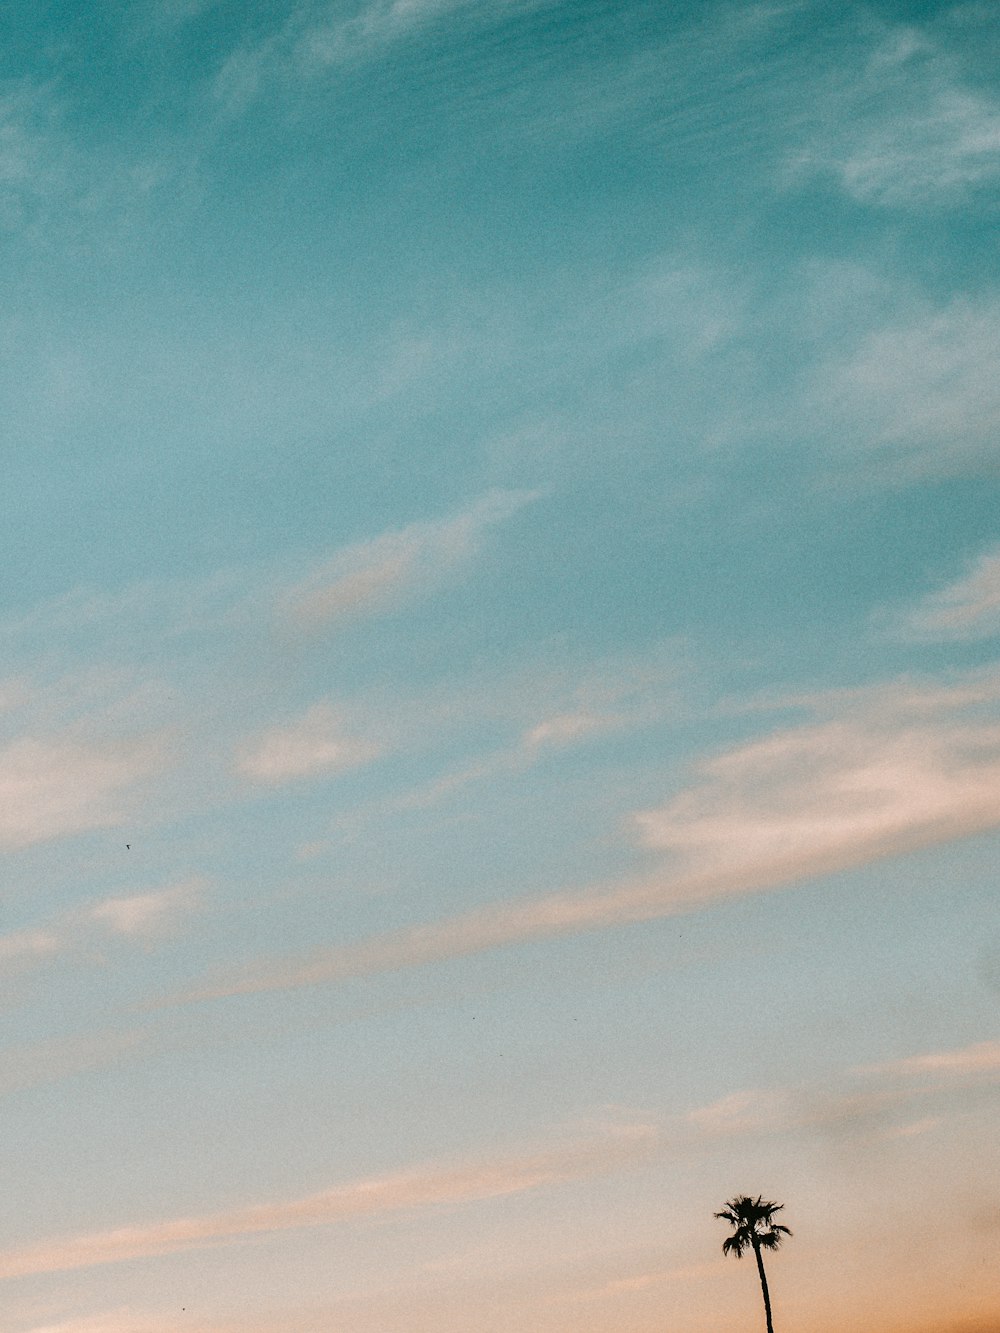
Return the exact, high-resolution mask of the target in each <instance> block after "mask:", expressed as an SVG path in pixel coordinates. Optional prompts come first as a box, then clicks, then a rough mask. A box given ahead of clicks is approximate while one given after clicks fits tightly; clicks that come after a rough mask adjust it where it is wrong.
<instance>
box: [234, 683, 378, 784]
mask: <svg viewBox="0 0 1000 1333" xmlns="http://www.w3.org/2000/svg"><path fill="white" fill-rule="evenodd" d="M382 748H383V747H382V746H381V745H380V744H379V743H378V742H376V741H371V740H365V739H362V738H361V737H358V736H353V735H351V734H350V733H349V732H348V731H347V730H346V729H345V726H344V719H343V718H342V716H341V715H340V713H338V712H337V710H336V709H335V708H334V707H333V706H332V705H330V704H328V703H319V704H314V705H313V707H312V708H310V709H308V710H307V711H306V712H305V713H304V714H303V716H302V717H300V718H299V719H298V720H297V721H295V722H291V723H289V724H288V725H287V726H279V727H270V728H268V729H267V730H266V731H264V732H263V733H262V734H261V735H260V736H258V737H256V738H255V739H254V740H252V741H250V742H247V743H245V744H244V746H243V747H242V749H241V751H240V753H239V755H238V756H237V760H236V771H237V772H238V773H239V774H240V775H241V776H242V777H245V778H248V779H249V780H250V781H251V782H259V783H263V784H265V785H268V786H278V785H280V784H282V783H285V782H291V781H294V780H295V779H297V778H306V777H313V776H316V775H319V774H331V773H338V772H343V771H344V770H346V769H350V768H357V767H358V766H359V765H361V764H367V763H370V762H371V760H373V759H375V758H377V757H378V755H379V754H381V753H382Z"/></svg>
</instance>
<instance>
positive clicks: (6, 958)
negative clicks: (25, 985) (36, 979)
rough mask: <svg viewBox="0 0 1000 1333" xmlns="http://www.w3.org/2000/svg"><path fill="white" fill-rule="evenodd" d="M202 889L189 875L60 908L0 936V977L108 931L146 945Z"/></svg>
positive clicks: (186, 911) (186, 910)
mask: <svg viewBox="0 0 1000 1333" xmlns="http://www.w3.org/2000/svg"><path fill="white" fill-rule="evenodd" d="M204 889H205V881H204V880H202V879H200V878H197V877H195V878H192V879H188V880H184V881H182V882H180V883H178V884H171V885H168V886H166V887H165V888H162V889H155V890H152V891H150V892H148V893H135V894H126V895H123V896H115V897H108V898H102V899H100V900H99V901H97V902H94V903H90V904H87V905H85V906H83V907H73V908H70V909H69V910H67V911H65V912H61V913H59V914H58V915H57V916H55V917H53V918H52V919H51V920H49V921H47V922H45V923H44V924H43V925H36V926H29V927H25V928H24V929H21V930H14V931H10V932H8V933H7V934H6V935H0V976H4V975H10V974H16V973H18V972H23V971H24V970H26V969H29V968H32V967H38V966H40V965H42V964H44V963H46V962H51V961H52V960H54V959H56V958H60V957H66V956H67V955H70V954H73V953H81V952H89V951H91V946H93V945H94V944H95V942H103V941H104V940H106V939H107V938H108V937H109V936H110V937H111V938H117V939H120V940H127V941H130V942H132V943H138V942H141V943H144V944H148V943H150V942H151V941H153V940H156V939H159V938H162V937H163V936H166V935H170V934H171V933H173V932H174V931H175V930H176V929H177V927H178V925H179V923H180V922H181V921H182V920H183V919H184V918H185V917H187V916H189V915H190V914H191V913H192V912H195V911H197V910H198V908H199V907H200V904H201V898H202V894H203V892H204Z"/></svg>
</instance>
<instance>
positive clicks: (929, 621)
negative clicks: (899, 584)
mask: <svg viewBox="0 0 1000 1333" xmlns="http://www.w3.org/2000/svg"><path fill="white" fill-rule="evenodd" d="M895 624H896V626H897V627H898V628H899V629H900V630H901V631H902V632H903V633H904V634H906V635H907V636H910V637H914V638H917V639H930V640H951V639H985V638H990V637H991V636H993V635H996V634H1000V546H995V547H991V548H990V550H988V551H984V552H983V553H982V554H981V555H980V556H979V557H978V558H977V559H976V560H975V561H974V562H973V563H972V564H971V566H970V567H969V569H968V571H967V572H966V573H965V574H963V575H962V576H961V577H960V578H958V579H956V580H955V582H954V583H949V584H947V585H946V586H945V587H943V588H939V589H938V590H937V591H936V592H933V593H930V594H929V595H928V596H927V597H925V598H924V599H923V600H922V601H921V602H919V603H918V604H917V605H916V606H915V607H913V608H911V609H910V610H909V611H907V612H904V613H903V614H902V615H900V616H898V617H896V618H895Z"/></svg>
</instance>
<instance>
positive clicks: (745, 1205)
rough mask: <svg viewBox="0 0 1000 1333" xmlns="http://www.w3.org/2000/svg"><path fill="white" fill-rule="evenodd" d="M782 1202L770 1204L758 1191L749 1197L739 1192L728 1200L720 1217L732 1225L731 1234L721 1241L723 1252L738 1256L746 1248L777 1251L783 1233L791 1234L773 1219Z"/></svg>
mask: <svg viewBox="0 0 1000 1333" xmlns="http://www.w3.org/2000/svg"><path fill="white" fill-rule="evenodd" d="M784 1206H785V1205H784V1204H783V1203H770V1202H769V1201H768V1200H767V1199H762V1198H761V1196H760V1195H759V1194H758V1195H757V1197H756V1199H752V1198H751V1197H750V1196H749V1194H738V1195H737V1196H736V1198H735V1199H730V1200H729V1201H728V1202H727V1204H726V1206H725V1208H723V1210H722V1212H721V1213H716V1214H715V1216H716V1217H721V1218H722V1219H723V1220H724V1221H726V1222H728V1223H729V1224H730V1226H731V1227H732V1228H733V1234H732V1235H731V1236H727V1237H726V1239H725V1240H724V1241H723V1242H722V1253H723V1254H735V1255H736V1257H737V1259H740V1258H742V1256H743V1255H744V1254H745V1253H746V1251H747V1250H749V1249H754V1250H756V1249H757V1248H758V1247H759V1248H760V1249H762V1250H776V1249H778V1247H779V1246H780V1245H781V1238H782V1236H790V1235H791V1234H792V1233H791V1232H790V1231H789V1229H788V1228H787V1227H783V1226H781V1225H780V1224H778V1223H777V1222H775V1221H774V1215H775V1213H778V1212H780V1211H781V1210H782V1208H784Z"/></svg>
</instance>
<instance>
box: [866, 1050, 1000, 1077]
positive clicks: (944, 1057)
mask: <svg viewBox="0 0 1000 1333" xmlns="http://www.w3.org/2000/svg"><path fill="white" fill-rule="evenodd" d="M858 1072H860V1073H862V1074H878V1075H881V1076H883V1077H886V1076H890V1077H904V1078H905V1077H909V1076H910V1075H930V1076H932V1077H934V1078H965V1077H967V1076H970V1075H972V1076H976V1075H986V1076H1000V1041H980V1042H976V1043H974V1044H973V1045H972V1046H963V1047H960V1048H958V1049H956V1050H950V1051H931V1052H929V1053H928V1054H926V1055H910V1056H906V1057H904V1058H903V1059H901V1060H891V1061H889V1062H888V1063H886V1064H876V1065H864V1066H862V1068H861V1069H860V1070H859V1071H858Z"/></svg>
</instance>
